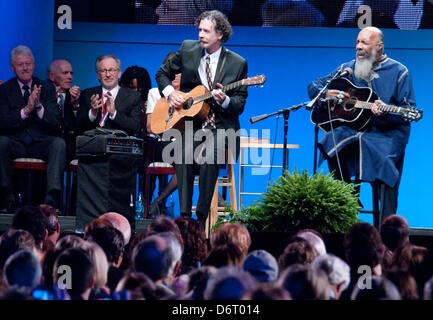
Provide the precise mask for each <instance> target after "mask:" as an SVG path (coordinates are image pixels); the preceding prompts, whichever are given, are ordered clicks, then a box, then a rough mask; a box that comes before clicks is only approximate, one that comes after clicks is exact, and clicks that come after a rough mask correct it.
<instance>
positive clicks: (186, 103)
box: [183, 97, 194, 110]
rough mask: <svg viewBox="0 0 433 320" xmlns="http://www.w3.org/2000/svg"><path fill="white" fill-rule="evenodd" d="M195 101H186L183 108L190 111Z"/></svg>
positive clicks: (190, 99)
mask: <svg viewBox="0 0 433 320" xmlns="http://www.w3.org/2000/svg"><path fill="white" fill-rule="evenodd" d="M193 101H194V100H193V98H191V97H189V98H188V99H187V100H186V101H185V103H184V104H183V108H184V109H185V110H188V109H189V108H191V106H192V103H193Z"/></svg>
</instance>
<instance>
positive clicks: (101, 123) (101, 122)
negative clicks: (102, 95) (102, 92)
mask: <svg viewBox="0 0 433 320" xmlns="http://www.w3.org/2000/svg"><path fill="white" fill-rule="evenodd" d="M107 95H109V96H110V97H111V92H110V91H107ZM103 101H104V99H103ZM107 118H108V112H107V101H104V103H102V114H101V120H99V126H100V127H103V126H104V125H105V121H107Z"/></svg>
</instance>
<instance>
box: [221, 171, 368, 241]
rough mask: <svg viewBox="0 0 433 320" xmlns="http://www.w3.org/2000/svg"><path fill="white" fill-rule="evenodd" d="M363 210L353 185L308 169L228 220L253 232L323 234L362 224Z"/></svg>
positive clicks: (277, 183)
mask: <svg viewBox="0 0 433 320" xmlns="http://www.w3.org/2000/svg"><path fill="white" fill-rule="evenodd" d="M360 209H361V207H360V205H359V203H358V195H357V194H356V192H355V189H354V187H353V185H351V184H348V183H346V182H344V181H340V180H337V179H334V178H333V176H332V174H326V175H325V174H323V173H322V172H318V173H316V174H314V175H313V176H310V175H309V174H308V171H307V170H304V171H303V172H302V173H301V172H300V171H299V170H295V171H294V172H292V173H289V172H288V171H286V173H285V174H284V175H283V176H281V177H279V178H278V179H277V180H276V181H274V182H272V183H271V184H270V185H269V186H268V187H267V191H266V192H265V193H264V194H263V197H262V198H261V199H259V200H257V201H256V202H255V203H254V204H253V205H252V206H250V207H248V208H245V209H243V210H241V211H239V212H233V211H232V212H231V214H230V216H229V217H228V218H225V219H226V220H223V219H220V220H219V224H220V223H222V222H224V221H229V222H238V223H242V224H244V225H246V227H247V228H249V230H250V231H296V230H300V229H305V228H309V229H314V230H316V231H319V232H320V233H323V234H329V233H344V232H346V231H347V230H348V229H349V228H350V227H351V226H352V225H353V224H354V223H356V222H358V216H357V214H358V212H359V210H360Z"/></svg>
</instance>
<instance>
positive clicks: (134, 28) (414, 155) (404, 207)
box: [54, 23, 433, 228]
mask: <svg viewBox="0 0 433 320" xmlns="http://www.w3.org/2000/svg"><path fill="white" fill-rule="evenodd" d="M358 31H359V30H358V29H344V28H277V27H275V28H262V27H235V28H234V35H233V36H232V38H231V39H230V40H229V42H228V43H227V47H228V48H229V49H232V50H234V51H235V52H237V53H239V54H241V55H242V56H243V57H245V58H246V59H247V61H248V65H249V72H248V74H249V76H254V75H257V74H265V75H266V76H267V82H266V83H265V85H264V87H263V88H250V89H249V97H248V100H247V105H246V109H245V112H244V113H243V114H242V116H241V126H242V127H243V128H245V130H246V131H247V133H248V134H250V135H257V134H258V135H259V136H262V135H263V134H264V135H265V137H266V131H267V132H268V133H267V135H268V137H269V138H270V139H271V141H272V142H276V143H283V119H282V118H281V119H276V118H274V117H271V118H268V119H266V120H264V121H261V122H259V123H256V124H250V122H249V119H250V118H251V117H252V116H256V115H261V114H267V113H271V112H274V111H277V110H279V109H282V108H287V107H290V106H293V105H297V104H299V103H301V102H304V101H307V100H308V96H307V85H308V84H309V83H310V82H311V81H312V80H313V79H315V78H317V77H319V76H323V75H325V74H327V73H329V72H330V71H331V70H333V69H334V68H335V67H337V66H338V65H339V64H340V63H342V62H345V61H348V60H351V59H353V58H354V54H355V50H354V46H355V40H356V36H357V33H358ZM384 34H385V49H386V53H387V54H388V55H389V56H390V57H392V58H395V59H397V60H399V61H400V62H402V63H403V64H405V65H406V66H407V67H408V68H409V70H410V72H411V74H412V76H413V81H414V86H415V92H416V98H417V102H418V107H419V108H421V109H424V118H423V119H422V120H421V121H420V122H418V123H416V124H414V125H413V126H412V133H411V138H410V141H409V145H408V147H407V150H406V159H405V164H404V172H403V178H402V182H401V187H400V197H399V209H398V214H400V215H403V216H405V217H406V218H407V219H408V220H409V223H410V225H411V227H421V228H422V227H426V228H432V227H433V215H432V214H431V213H432V209H431V204H430V196H431V192H432V190H433V189H432V186H431V181H432V180H433V171H432V170H431V164H430V159H431V158H432V152H433V141H432V139H431V133H430V129H429V128H430V124H431V121H432V116H431V113H430V112H429V111H430V110H429V105H430V104H431V99H430V95H431V90H432V89H431V88H432V87H431V86H432V85H431V81H430V79H429V78H430V75H431V74H433V64H432V63H431V62H432V61H433V30H418V31H404V30H390V29H385V30H384ZM196 38H197V31H196V29H195V27H193V26H157V25H133V24H104V23H101V24H95V23H74V24H73V25H72V29H71V30H58V29H55V31H54V58H65V59H68V60H69V61H70V62H71V63H72V65H73V67H74V73H75V80H74V82H75V84H78V85H79V86H80V87H81V88H86V87H90V86H93V85H97V84H98V83H97V80H96V74H95V71H94V61H95V58H96V57H97V56H98V55H101V54H108V53H112V54H115V55H117V56H118V57H119V58H120V59H121V60H122V69H123V70H124V69H125V68H126V67H128V66H131V65H135V64H138V65H140V66H143V67H145V68H146V69H147V70H148V71H149V73H150V75H151V77H152V82H153V85H154V86H155V85H156V81H155V79H154V75H155V73H156V71H157V70H158V68H159V66H160V64H161V63H162V60H163V59H164V57H165V56H166V54H167V53H168V52H170V51H176V50H177V49H178V48H179V46H180V44H181V42H182V40H184V39H196ZM253 129H256V130H258V131H256V132H253V131H252V130H253ZM288 143H290V144H299V145H300V148H299V149H297V150H291V152H290V158H289V170H293V169H294V168H297V169H299V170H303V169H308V170H309V172H312V170H313V151H314V150H313V143H314V130H313V125H312V124H311V122H310V114H309V112H308V111H306V110H305V109H300V110H298V111H296V112H292V113H291V115H290V118H289V130H288ZM269 159H270V160H272V161H273V164H274V165H281V164H282V152H281V150H277V151H276V152H275V155H272V154H271V155H270V157H269ZM319 170H323V171H324V172H328V170H327V165H326V163H324V164H322V166H321V167H320V168H319ZM279 175H281V169H279V168H274V169H273V170H272V173H271V175H270V174H269V173H268V174H265V175H254V176H252V175H251V174H249V173H248V169H247V170H246V177H245V181H244V184H245V191H248V192H264V191H265V190H266V185H267V183H268V181H269V179H271V180H274V179H276V178H277V177H278V176H279ZM236 177H237V176H236ZM255 199H257V197H253V196H245V197H244V202H243V205H244V206H246V205H249V204H251V203H252V201H253V200H255ZM370 199H371V195H370V189H369V187H363V189H362V192H361V200H362V202H363V203H364V204H365V206H366V207H369V206H371V201H370ZM176 201H177V196H176ZM360 218H361V219H363V220H365V221H368V222H371V221H372V219H371V216H369V215H361V216H360Z"/></svg>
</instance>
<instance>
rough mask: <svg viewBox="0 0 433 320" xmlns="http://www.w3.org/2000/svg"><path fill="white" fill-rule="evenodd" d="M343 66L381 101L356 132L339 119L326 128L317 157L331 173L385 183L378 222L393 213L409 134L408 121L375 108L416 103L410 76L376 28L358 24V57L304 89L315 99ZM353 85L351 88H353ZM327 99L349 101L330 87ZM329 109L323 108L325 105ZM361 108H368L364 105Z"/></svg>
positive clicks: (346, 179) (349, 78)
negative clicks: (391, 55) (387, 50)
mask: <svg viewBox="0 0 433 320" xmlns="http://www.w3.org/2000/svg"><path fill="white" fill-rule="evenodd" d="M343 70H350V71H351V70H354V71H353V74H352V72H349V75H348V76H347V79H348V80H349V81H351V82H352V83H353V84H354V85H355V86H356V87H368V88H371V89H372V90H373V91H374V92H375V93H376V94H377V96H378V97H379V98H378V99H380V100H375V101H374V104H373V106H372V108H371V112H372V118H371V120H370V122H369V123H368V125H367V126H365V127H364V128H362V129H360V131H358V130H356V129H354V128H352V127H350V126H349V125H346V124H343V125H341V126H339V127H335V128H334V130H329V131H328V132H326V133H325V134H324V135H323V137H322V139H321V140H320V142H319V149H320V150H321V160H320V161H323V160H324V159H327V160H328V166H329V171H334V174H335V177H336V178H338V179H341V180H344V181H347V182H348V181H350V179H351V178H352V177H357V178H359V179H360V180H363V181H369V182H375V181H377V180H379V181H380V182H383V183H384V189H385V190H384V201H383V203H382V205H383V212H382V216H381V217H379V223H380V222H381V221H382V220H383V219H384V218H385V217H386V216H388V215H391V214H395V213H396V212H397V197H398V187H399V183H400V179H401V173H402V168H403V159H404V151H405V148H406V144H407V142H408V139H409V133H410V123H409V122H408V121H406V120H405V119H403V118H402V117H400V116H399V115H395V114H391V113H385V112H382V111H381V110H379V108H378V105H379V104H384V103H385V104H389V105H394V106H401V107H405V108H409V107H415V105H416V103H415V95H414V90H413V86H412V78H411V76H410V74H409V72H408V69H407V68H406V67H405V66H404V65H402V64H401V63H399V62H397V61H395V60H393V59H391V58H389V57H388V56H387V55H386V54H385V53H384V36H383V33H382V31H381V30H380V29H378V28H375V27H367V28H364V29H362V30H361V31H360V32H359V34H358V38H357V40H356V59H355V60H352V61H350V62H347V63H343V64H342V65H341V66H339V67H338V68H337V69H336V70H334V71H333V72H331V73H330V74H329V75H327V76H325V77H323V78H319V79H317V80H315V81H313V82H312V83H311V84H310V85H309V87H308V94H309V96H310V97H311V98H314V97H315V96H316V95H317V94H318V93H319V91H320V90H321V89H322V88H323V87H324V86H325V84H326V81H327V80H329V79H331V78H332V77H333V76H335V75H336V74H337V72H342V71H343ZM351 90H352V89H351ZM326 97H327V98H330V97H331V98H332V97H335V98H338V99H341V100H342V101H347V100H348V99H349V98H350V94H349V92H344V91H340V90H328V91H327V92H326ZM325 112H326V113H327V112H328V111H327V108H326V107H325ZM364 112H369V110H365V111H364Z"/></svg>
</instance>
